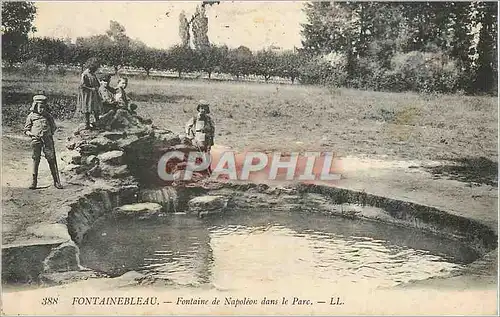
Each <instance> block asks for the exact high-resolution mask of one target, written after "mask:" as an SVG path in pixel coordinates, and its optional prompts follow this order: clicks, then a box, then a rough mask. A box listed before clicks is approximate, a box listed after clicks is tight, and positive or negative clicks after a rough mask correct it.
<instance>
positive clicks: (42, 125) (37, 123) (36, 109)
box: [23, 95, 63, 189]
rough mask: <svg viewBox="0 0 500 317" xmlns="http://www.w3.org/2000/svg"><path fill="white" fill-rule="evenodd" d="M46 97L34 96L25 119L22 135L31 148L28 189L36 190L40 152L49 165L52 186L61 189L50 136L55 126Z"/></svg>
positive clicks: (52, 141)
mask: <svg viewBox="0 0 500 317" xmlns="http://www.w3.org/2000/svg"><path fill="white" fill-rule="evenodd" d="M46 101H47V97H46V96H44V95H35V96H34V97H33V104H32V105H31V108H30V111H31V112H30V114H29V115H28V117H27V118H26V124H25V125H24V129H23V131H24V134H26V135H27V136H29V137H31V147H32V148H33V155H32V158H33V181H32V183H31V186H30V187H29V188H30V189H36V188H37V179H38V166H39V165H40V158H41V154H42V151H43V153H44V154H45V159H47V162H48V163H49V167H50V172H51V173H52V178H53V179H54V186H55V187H56V188H58V189H61V188H63V187H62V185H61V181H60V180H59V171H58V169H57V160H56V151H55V148H54V140H53V139H52V135H53V134H54V132H55V131H56V124H55V121H54V118H53V117H52V115H51V114H50V113H49V112H48V109H47V104H46Z"/></svg>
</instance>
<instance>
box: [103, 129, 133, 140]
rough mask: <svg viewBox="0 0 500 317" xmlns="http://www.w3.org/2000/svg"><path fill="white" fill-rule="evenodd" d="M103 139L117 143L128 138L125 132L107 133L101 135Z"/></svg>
mask: <svg viewBox="0 0 500 317" xmlns="http://www.w3.org/2000/svg"><path fill="white" fill-rule="evenodd" d="M101 135H102V136H103V137H105V138H108V139H110V140H113V141H116V140H119V139H122V138H125V137H126V136H127V133H126V132H125V131H106V132H103V133H102V134H101Z"/></svg>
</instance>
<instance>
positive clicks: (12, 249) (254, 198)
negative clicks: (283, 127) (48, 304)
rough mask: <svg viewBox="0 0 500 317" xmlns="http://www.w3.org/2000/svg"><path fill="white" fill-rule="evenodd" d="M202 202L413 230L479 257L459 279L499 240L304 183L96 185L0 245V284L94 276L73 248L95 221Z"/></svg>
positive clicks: (459, 221)
mask: <svg viewBox="0 0 500 317" xmlns="http://www.w3.org/2000/svg"><path fill="white" fill-rule="evenodd" d="M204 196H209V197H210V196H212V197H213V196H217V197H222V198H224V199H225V201H226V202H227V208H231V209H235V208H242V209H251V208H270V209H274V210H277V211H278V210H280V211H292V212H293V211H303V212H319V213H322V214H326V215H332V216H340V217H346V218H350V219H364V220H367V221H379V222H384V223H388V224H391V225H396V226H403V227H411V228H416V229H419V230H423V231H427V232H431V233H434V234H438V235H441V236H445V237H448V238H452V239H455V240H460V241H463V242H465V243H467V244H468V245H469V246H470V247H472V248H473V249H474V250H475V251H476V252H478V253H479V254H480V255H481V256H480V257H479V258H478V259H477V260H476V261H475V262H473V263H471V264H469V265H468V266H466V268H465V270H464V274H473V273H474V270H473V269H472V270H471V268H474V267H476V266H477V263H482V262H485V261H496V257H492V256H491V254H492V253H493V252H496V251H495V249H496V248H497V235H496V233H495V231H494V230H493V228H490V227H488V226H487V225H485V224H482V223H480V222H479V221H477V220H473V219H470V218H466V217H462V216H458V215H453V214H452V213H449V212H446V211H444V210H441V209H438V208H435V207H431V206H426V205H422V204H417V203H413V202H409V201H405V200H400V199H393V198H388V197H383V196H378V195H373V194H370V193H366V192H361V191H356V190H351V189H347V188H340V187H331V186H324V185H315V184H303V183H298V184H294V185H291V186H287V187H271V186H268V185H265V184H254V183H231V182H224V183H223V182H217V183H210V184H208V186H201V185H199V186H196V185H192V186H189V187H165V188H157V189H141V188H140V187H139V186H136V185H130V186H120V187H119V188H117V187H111V186H103V187H99V186H94V187H93V188H92V189H90V190H87V191H86V192H84V193H82V195H81V196H80V197H78V198H75V199H73V200H71V201H68V202H67V203H66V204H65V205H63V206H61V207H60V209H59V210H58V213H59V214H60V217H59V220H58V221H57V222H56V223H41V224H37V225H35V226H31V227H28V228H27V229H26V230H27V231H28V232H29V233H30V234H32V235H33V236H34V237H36V238H35V239H32V240H29V241H26V242H25V243H22V242H21V243H17V244H6V245H3V246H2V280H3V281H5V282H11V281H15V282H17V283H26V282H33V281H36V282H39V281H43V280H44V276H45V277H46V276H50V275H51V274H56V275H57V274H59V275H63V277H62V278H61V277H59V282H68V281H71V280H78V279H81V278H88V277H89V276H95V275H93V274H94V273H95V272H92V271H91V270H88V269H86V268H84V267H82V266H81V265H80V258H79V248H78V245H79V244H80V243H81V241H82V239H83V238H84V236H85V234H86V232H87V231H88V230H90V229H91V228H92V226H93V224H94V223H95V222H96V221H97V220H98V219H99V218H101V217H103V216H106V215H109V214H111V213H112V212H113V210H115V208H116V207H119V206H122V205H126V204H133V203H137V202H155V203H158V204H160V205H162V207H163V211H164V212H167V213H168V212H186V211H189V208H190V206H189V204H188V202H189V201H190V200H191V199H193V198H196V197H204ZM353 207H358V208H353ZM217 211H220V210H217ZM214 212H216V211H215V210H214ZM483 266H484V265H483ZM495 266H496V265H495ZM49 280H50V279H49Z"/></svg>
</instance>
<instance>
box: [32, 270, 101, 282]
mask: <svg viewBox="0 0 500 317" xmlns="http://www.w3.org/2000/svg"><path fill="white" fill-rule="evenodd" d="M102 277H106V275H105V274H102V273H98V272H94V271H91V270H88V271H69V272H53V273H42V274H40V280H41V282H42V283H44V284H48V285H63V284H68V283H74V282H78V281H84V280H88V279H92V278H102Z"/></svg>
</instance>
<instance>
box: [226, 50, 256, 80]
mask: <svg viewBox="0 0 500 317" xmlns="http://www.w3.org/2000/svg"><path fill="white" fill-rule="evenodd" d="M253 64H254V63H253V53H252V51H251V50H250V49H249V48H248V47H246V46H240V47H238V48H236V49H231V50H229V52H228V55H227V61H226V63H225V65H224V69H223V71H224V72H227V73H229V74H231V75H234V76H236V78H237V79H239V78H240V76H246V75H249V74H251V73H252V69H253Z"/></svg>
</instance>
